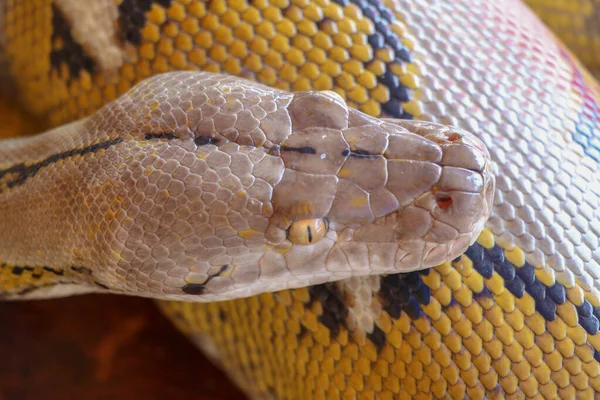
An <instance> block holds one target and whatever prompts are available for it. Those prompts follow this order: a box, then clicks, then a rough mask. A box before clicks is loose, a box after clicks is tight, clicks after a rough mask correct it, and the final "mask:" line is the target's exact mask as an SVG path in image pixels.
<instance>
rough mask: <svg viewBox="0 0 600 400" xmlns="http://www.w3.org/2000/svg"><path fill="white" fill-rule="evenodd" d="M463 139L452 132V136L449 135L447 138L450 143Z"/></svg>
mask: <svg viewBox="0 0 600 400" xmlns="http://www.w3.org/2000/svg"><path fill="white" fill-rule="evenodd" d="M460 138H461V136H460V135H459V134H458V133H456V132H452V133H451V134H449V135H448V136H447V139H448V141H450V142H456V141H457V140H459V139H460Z"/></svg>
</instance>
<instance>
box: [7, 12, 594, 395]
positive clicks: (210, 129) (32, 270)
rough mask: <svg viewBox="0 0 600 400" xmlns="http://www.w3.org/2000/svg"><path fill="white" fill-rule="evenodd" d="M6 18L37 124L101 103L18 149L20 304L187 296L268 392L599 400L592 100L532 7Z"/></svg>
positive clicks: (196, 333)
mask: <svg viewBox="0 0 600 400" xmlns="http://www.w3.org/2000/svg"><path fill="white" fill-rule="evenodd" d="M0 10H2V11H1V12H0V19H1V21H0V28H1V32H2V34H1V35H0V37H2V44H1V50H2V58H1V61H2V62H1V63H0V65H2V68H3V69H2V74H1V76H3V78H4V82H5V84H6V85H9V84H10V85H11V89H13V90H12V91H10V92H9V93H12V94H13V95H15V94H16V96H17V97H18V99H19V103H20V104H21V105H22V106H23V107H24V108H25V109H26V110H27V111H28V112H30V113H32V114H34V115H36V116H37V117H38V118H40V119H41V121H42V122H45V123H46V125H48V126H57V125H60V124H63V123H67V122H70V121H73V120H75V119H77V118H81V117H85V116H87V115H89V114H91V113H92V112H93V111H95V110H97V109H99V108H100V107H101V106H103V105H105V104H107V103H108V104H107V105H106V106H104V107H103V108H101V109H100V110H99V111H97V112H96V113H95V114H93V115H92V116H90V117H87V118H86V119H84V120H81V121H80V122H75V123H71V124H69V125H64V126H62V127H60V128H57V129H56V130H55V131H51V132H49V133H47V134H44V135H41V136H36V137H33V138H27V139H14V140H10V141H6V142H2V148H0V216H1V218H0V227H1V230H0V239H1V240H0V257H2V258H3V260H2V261H3V263H2V264H1V267H0V290H1V293H2V295H3V296H4V297H7V298H31V297H43V296H50V295H64V294H68V293H73V292H80V291H86V290H98V291H111V292H116V293H128V294H138V295H145V296H151V297H158V298H162V299H170V300H171V301H161V302H160V303H159V304H160V306H161V308H162V309H163V310H164V312H165V313H166V314H167V315H168V316H169V317H170V318H171V319H172V320H173V321H174V322H175V323H176V324H177V326H178V327H179V328H180V329H181V330H182V331H183V332H184V333H186V334H187V335H188V336H190V337H191V338H192V339H193V340H194V341H195V342H196V343H197V344H198V345H199V346H200V347H201V348H202V349H203V350H204V351H205V352H206V353H207V354H208V355H210V356H211V357H212V358H213V359H214V360H215V362H217V363H218V364H220V365H221V366H222V367H223V368H224V369H226V370H227V372H228V373H229V374H230V375H231V377H232V379H234V380H235V381H236V382H237V383H238V384H239V385H240V386H241V387H242V388H244V389H245V390H246V391H247V393H248V394H249V396H251V397H253V398H289V399H292V398H301V399H304V398H334V399H337V398H367V399H368V398H382V399H386V398H390V399H391V398H410V397H417V398H445V397H449V398H465V397H470V398H484V397H489V398H493V397H511V398H557V397H558V398H594V397H595V395H596V392H598V391H600V364H599V361H598V360H600V335H599V333H598V331H599V321H598V316H600V297H599V296H600V295H599V293H598V290H597V285H598V283H597V281H596V280H597V278H599V277H600V270H599V269H598V268H599V265H598V262H599V261H600V253H599V252H598V236H600V221H599V220H600V212H599V211H598V210H599V208H600V205H599V200H598V197H599V195H600V189H599V186H600V185H599V181H598V163H599V162H600V161H599V160H600V154H599V149H598V147H599V146H598V123H599V122H598V121H599V119H598V113H599V112H600V111H599V109H598V106H597V100H596V99H597V98H598V86H597V84H596V82H595V81H594V80H593V79H592V78H590V76H589V75H588V73H587V72H586V70H585V69H584V68H583V67H580V66H579V64H578V61H577V60H576V59H574V57H573V56H571V55H570V53H569V52H568V50H566V49H565V48H563V47H562V45H560V44H559V43H558V42H557V41H556V40H555V39H554V38H553V37H552V36H550V34H549V33H548V31H547V30H546V28H545V27H544V26H543V25H542V24H541V23H540V22H539V21H538V20H537V19H536V17H535V16H534V15H533V14H532V13H531V12H530V11H529V10H527V9H526V8H524V6H523V5H522V4H521V3H519V2H517V1H510V0H505V1H501V2H494V3H491V2H466V1H465V2H463V1H452V2H445V1H444V2H442V1H440V2H437V1H417V0H413V1H409V0H399V1H384V2H380V1H377V0H373V1H361V0H356V1H352V2H349V1H344V0H340V1H337V2H334V1H328V0H323V1H309V0H296V1H285V0H283V1H272V2H267V1H251V2H246V1H218V0H213V1H211V2H201V1H184V0H181V1H165V0H162V1H134V0H123V1H121V2H116V3H113V2H110V1H98V2H90V3H89V4H86V3H84V2H75V1H66V0H61V1H50V0H45V1H42V0H40V1H34V0H29V1H23V2H16V1H15V2H13V1H8V0H7V1H4V2H3V3H0ZM183 69H203V70H206V71H210V72H219V71H221V72H227V73H228V74H230V75H238V76H241V77H244V78H246V79H250V80H254V81H259V82H262V84H264V85H265V86H263V85H262V84H255V83H251V82H250V81H247V80H241V79H238V78H233V77H231V76H224V75H212V74H208V73H202V72H176V73H173V74H167V75H159V74H160V73H162V72H166V71H168V70H183ZM155 75H156V76H155ZM150 76H155V77H152V78H150V79H149V80H144V82H143V83H141V84H140V85H138V86H135V88H134V89H132V91H129V92H128V90H129V89H130V88H131V87H132V86H133V84H134V83H136V82H139V81H142V80H143V79H144V78H148V77H150ZM6 85H5V87H7V86H6ZM269 87H272V88H278V89H272V88H269ZM311 90H322V91H324V92H319V93H316V92H310V91H311ZM119 95H121V97H119ZM117 97H119V99H118V100H116V101H115V102H112V103H109V101H111V100H113V99H115V98H117ZM357 110H360V111H357ZM369 115H370V116H369ZM388 118H392V119H388ZM410 118H414V119H420V120H423V121H428V122H411V121H402V120H400V119H410ZM435 123H439V124H442V125H437V124H435ZM446 126H457V127H459V128H456V129H454V128H447V127H446ZM461 129H465V131H469V132H473V133H474V134H475V136H476V137H477V138H478V139H477V138H476V137H475V136H472V135H471V134H469V133H466V132H465V131H463V130H461ZM483 144H485V146H487V148H488V149H489V155H488V152H487V151H486V150H485V147H484V146H483ZM488 157H489V158H488ZM489 160H491V161H489ZM492 171H494V173H495V176H496V184H495V190H493V188H494V178H493V176H492ZM492 198H493V204H494V207H493V209H491V210H490V208H489V207H488V205H490V204H491V202H492ZM490 212H491V216H490V218H489V220H488V221H487V222H486V224H485V228H483V231H481V233H480V234H479V236H478V239H477V242H476V243H473V244H472V245H471V246H469V244H471V241H472V237H471V235H472V234H477V233H478V232H479V231H480V230H481V229H482V225H481V224H482V223H483V220H485V219H486V217H487V214H488V213H490ZM467 247H468V249H466V248H467ZM464 249H466V250H464ZM463 251H464V252H463ZM461 253H462V254H461ZM442 260H448V261H445V262H442ZM436 263H440V265H438V266H436V267H435V268H432V269H425V270H420V271H415V272H409V273H398V272H399V271H410V270H414V269H417V268H419V267H425V266H430V265H434V264H436ZM340 279H341V280H340ZM284 288H295V289H291V290H290V289H288V290H280V289H284ZM277 290H280V291H277ZM257 293H262V294H260V295H255V294H257ZM250 295H255V296H252V297H248V298H239V299H236V300H231V301H226V302H210V303H206V304H201V303H197V302H179V301H172V300H199V301H203V300H205V301H212V300H222V299H231V298H237V297H244V296H250ZM74 301H76V300H74Z"/></svg>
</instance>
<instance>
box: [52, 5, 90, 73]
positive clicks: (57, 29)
mask: <svg viewBox="0 0 600 400" xmlns="http://www.w3.org/2000/svg"><path fill="white" fill-rule="evenodd" d="M56 41H60V42H61V43H62V46H61V47H59V48H54V46H53V48H52V51H50V64H51V65H52V67H53V68H54V69H55V70H60V66H61V65H62V64H63V63H65V64H66V65H67V66H68V68H69V77H70V78H71V79H73V78H79V75H80V74H81V72H82V71H84V70H85V71H88V72H90V73H92V72H94V71H95V70H96V64H95V62H94V60H93V59H92V58H91V57H90V56H89V55H87V54H86V53H85V50H84V49H83V47H81V45H80V44H79V43H77V42H76V41H75V39H73V36H71V26H70V25H69V23H68V22H67V20H66V18H65V17H64V15H63V14H62V13H61V11H60V10H59V9H58V8H57V7H56V6H55V5H54V4H52V42H53V43H54V42H56Z"/></svg>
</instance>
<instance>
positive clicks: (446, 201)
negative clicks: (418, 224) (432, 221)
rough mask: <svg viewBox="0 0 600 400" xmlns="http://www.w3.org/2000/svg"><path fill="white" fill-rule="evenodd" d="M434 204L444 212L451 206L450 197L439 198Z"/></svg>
mask: <svg viewBox="0 0 600 400" xmlns="http://www.w3.org/2000/svg"><path fill="white" fill-rule="evenodd" d="M436 202H437V205H438V207H439V208H441V209H442V210H445V209H447V208H448V207H450V206H451V205H452V197H450V196H440V197H438V198H437V200H436Z"/></svg>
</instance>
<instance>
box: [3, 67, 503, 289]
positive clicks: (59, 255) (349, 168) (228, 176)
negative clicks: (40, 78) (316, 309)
mask: <svg viewBox="0 0 600 400" xmlns="http://www.w3.org/2000/svg"><path fill="white" fill-rule="evenodd" d="M8 145H9V146H12V147H11V148H13V147H14V148H13V150H12V151H11V154H24V155H30V156H31V160H29V159H27V160H15V162H14V165H12V166H10V165H9V166H7V167H6V168H5V169H4V171H5V173H4V179H5V180H8V181H7V183H6V185H5V186H6V189H5V190H4V192H2V193H0V204H1V205H2V207H3V215H4V216H5V217H4V218H3V219H2V220H0V231H2V232H5V233H7V234H5V235H4V237H3V245H4V246H5V247H6V248H8V249H10V255H11V257H9V258H8V259H7V260H6V261H7V262H8V263H11V265H12V266H10V267H6V268H4V269H2V271H3V273H6V274H8V277H4V278H2V276H0V278H2V279H3V280H4V281H6V282H13V283H11V285H12V286H11V288H12V289H11V290H12V292H10V291H9V292H8V293H5V294H4V295H5V297H11V296H13V297H19V298H23V297H24V295H25V293H27V296H30V297H42V296H45V295H65V294H70V293H74V292H82V291H108V292H112V293H124V294H133V295H141V296H148V297H156V298H164V299H182V300H191V301H212V300H224V299H231V298H236V297H243V296H250V295H253V294H257V293H261V292H266V291H275V290H280V289H284V288H292V287H301V286H307V285H314V284H319V283H323V282H327V281H331V280H336V279H342V278H346V277H350V276H360V275H369V274H381V273H391V272H401V271H410V270H414V269H419V268H426V267H430V266H433V265H436V264H438V263H442V262H444V261H447V260H450V259H453V258H455V257H457V256H458V255H460V254H461V253H462V252H463V251H464V250H465V249H466V248H467V246H469V244H470V243H472V242H473V241H474V240H475V238H476V237H477V235H478V234H479V232H480V231H481V229H482V227H483V224H484V222H485V220H486V219H487V217H488V216H489V214H490V209H491V204H492V200H493V199H492V197H493V192H494V177H493V175H492V173H491V166H490V158H489V154H488V152H487V150H486V149H485V146H483V144H482V143H481V142H480V141H479V140H478V139H477V138H475V137H474V136H473V135H471V134H469V133H467V132H465V131H461V130H458V129H454V128H450V127H446V126H442V125H437V124H433V123H428V122H413V121H400V120H389V119H378V118H373V117H370V116H368V115H365V114H363V113H361V112H359V111H357V110H354V109H352V108H350V107H348V106H347V105H346V103H345V102H344V100H343V99H342V98H341V97H340V96H339V95H338V94H336V93H334V92H297V93H289V92H285V91H282V90H276V89H272V88H269V87H266V86H263V85H260V84H256V83H253V82H250V81H246V80H243V79H240V78H235V77H232V76H225V75H218V74H210V73H205V72H176V73H169V74H164V75H159V76H155V77H153V78H150V79H149V80H146V81H144V82H142V83H140V84H139V85H137V86H136V87H134V88H133V89H132V90H131V91H129V92H128V93H126V94H125V95H123V96H122V97H121V98H119V99H117V100H115V101H114V102H112V103H110V104H107V105H106V106H105V107H104V108H102V109H101V110H99V111H97V112H96V113H95V114H94V115H92V116H90V117H89V118H86V119H84V120H81V121H79V122H75V123H73V124H70V125H68V126H66V127H63V128H58V129H57V130H54V131H52V132H48V133H46V134H43V135H41V136H38V137H35V138H32V139H27V140H23V141H15V142H11V143H10V144H8ZM11 171H17V172H18V174H15V173H12V172H11ZM3 187H4V186H3ZM9 189H10V190H9ZM48 199H52V201H48ZM23 203H25V204H30V205H32V206H31V207H25V208H23V207H22V206H21V204H23ZM26 276H27V277H29V278H31V279H34V277H35V279H34V280H35V282H36V283H34V284H30V283H27V284H21V283H22V282H24V281H23V279H24V277H26ZM29 278H28V279H29ZM42 278H43V279H42ZM31 279H30V280H31ZM40 287H43V288H42V289H40ZM11 293H12V294H11Z"/></svg>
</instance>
